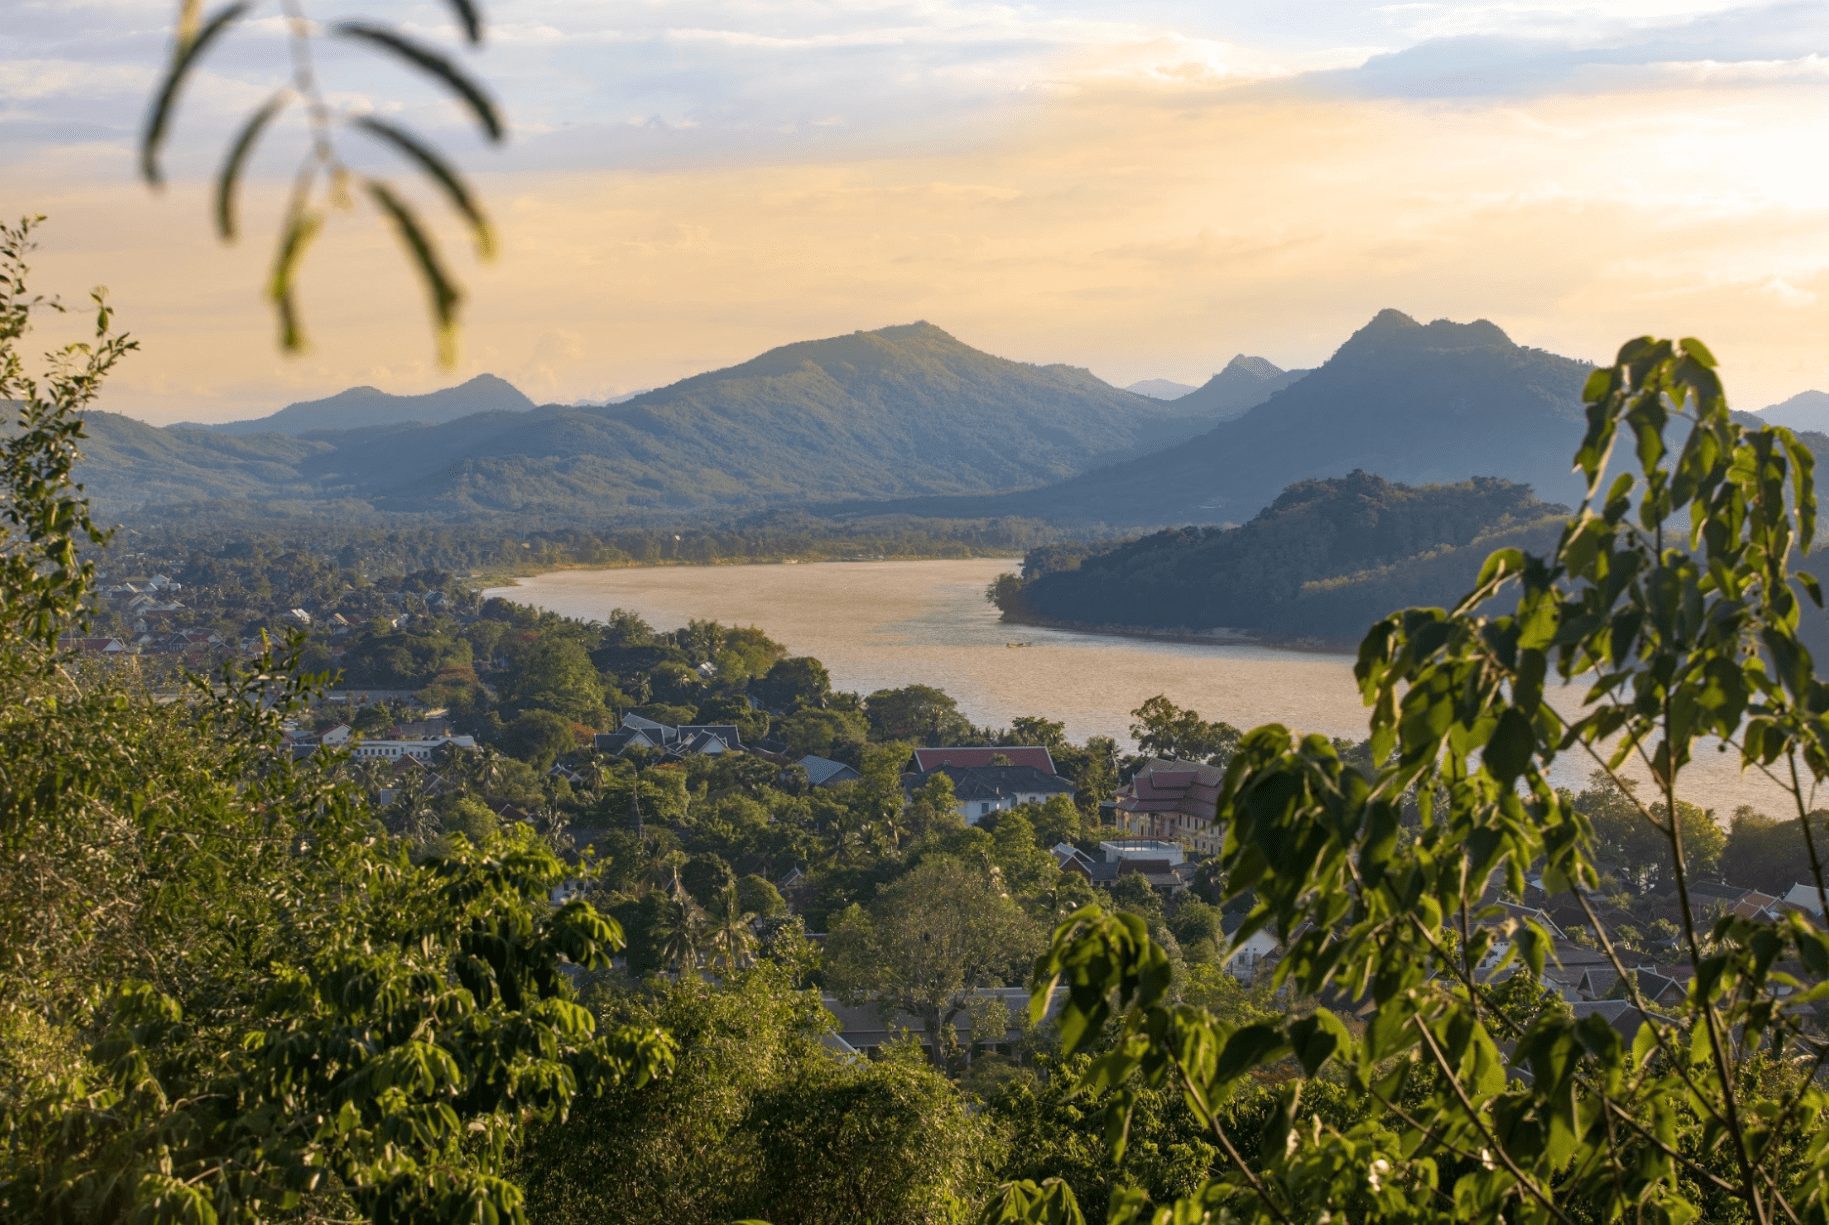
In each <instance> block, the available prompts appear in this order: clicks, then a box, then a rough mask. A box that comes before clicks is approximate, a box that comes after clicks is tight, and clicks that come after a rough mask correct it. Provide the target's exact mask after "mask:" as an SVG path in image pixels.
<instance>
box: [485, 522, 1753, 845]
mask: <svg viewBox="0 0 1829 1225" xmlns="http://www.w3.org/2000/svg"><path fill="white" fill-rule="evenodd" d="M1020 567H1021V562H1020V561H1019V560H1016V559H1008V560H997V559H986V558H974V559H969V560H963V561H958V560H952V561H881V562H820V563H812V564H804V565H796V564H792V563H788V564H778V565H756V566H667V567H645V568H625V569H613V570H562V571H557V572H554V573H551V574H542V575H539V576H537V577H534V578H527V579H522V580H520V581H519V582H518V583H516V584H515V585H514V586H512V587H505V588H496V589H494V590H491V591H489V592H487V593H486V594H488V595H498V596H503V597H506V598H508V599H512V600H516V601H518V602H521V603H525V604H530V605H533V606H535V607H538V608H543V609H547V610H549V611H552V612H556V613H562V614H564V615H566V616H570V617H578V618H581V619H584V620H593V619H596V620H601V619H603V618H604V617H605V616H606V615H607V614H608V613H609V612H610V610H611V609H615V608H624V609H627V610H629V611H630V612H633V613H636V614H638V615H640V616H641V617H642V618H644V619H645V620H647V621H649V622H651V623H652V624H653V625H655V626H656V627H658V628H661V629H672V628H675V627H677V626H681V625H684V624H685V623H686V622H687V621H689V620H693V619H703V620H712V621H721V622H723V623H725V624H728V625H754V626H757V627H759V628H760V629H762V630H763V631H764V632H765V633H767V634H768V635H769V636H770V637H772V638H774V639H775V640H776V641H778V642H780V643H782V644H784V645H785V646H786V647H787V648H788V649H789V650H790V651H792V652H793V653H794V654H797V655H811V656H813V657H815V658H817V659H819V660H820V661H821V662H822V663H824V664H825V665H826V668H827V669H828V670H829V671H830V672H831V675H832V683H833V685H834V686H836V687H837V688H840V689H851V690H856V691H857V692H860V693H869V692H871V691H872V690H875V689H884V688H893V687H896V686H900V685H908V684H914V683H920V684H926V685H934V686H937V687H938V688H941V689H944V690H945V691H946V692H947V693H949V694H951V695H952V696H953V697H954V698H955V699H957V700H958V702H959V708H960V710H961V712H962V713H964V714H965V715H966V716H967V717H968V718H970V719H971V720H972V722H974V723H977V724H981V725H993V726H1004V725H1007V724H1008V723H1009V721H1010V720H1011V719H1012V718H1014V717H1015V716H1017V715H1045V716H1047V717H1048V718H1051V719H1059V720H1061V721H1063V722H1065V723H1066V725H1067V734H1068V735H1069V736H1070V737H1071V738H1072V739H1074V740H1083V739H1085V738H1086V737H1087V736H1095V735H1104V736H1111V737H1113V738H1115V739H1116V740H1117V741H1118V742H1119V743H1120V744H1128V743H1129V742H1130V722H1131V719H1130V712H1131V711H1132V710H1134V709H1136V708H1137V707H1138V706H1139V705H1141V704H1142V703H1143V702H1144V700H1145V699H1147V698H1150V697H1153V696H1154V695H1156V694H1164V695H1166V696H1167V697H1168V698H1169V699H1170V700H1171V701H1173V702H1174V703H1176V704H1177V705H1179V706H1186V707H1192V708H1193V709H1195V710H1197V711H1199V712H1200V713H1201V715H1202V716H1204V717H1206V718H1208V719H1223V720H1225V721H1226V722H1228V723H1232V724H1235V725H1237V726H1239V727H1241V728H1248V727H1253V726H1256V725H1257V724H1260V723H1272V722H1274V723H1283V724H1285V725H1287V726H1289V727H1292V728H1295V729H1298V730H1302V731H1318V732H1324V733H1326V734H1328V735H1330V736H1347V737H1351V738H1353V739H1355V740H1357V739H1362V738H1363V737H1364V736H1365V735H1366V711H1365V708H1364V707H1363V706H1362V705H1361V704H1360V701H1359V692H1358V689H1357V688H1356V687H1355V685H1354V682H1353V659H1352V656H1351V655H1348V654H1343V653H1332V652H1311V651H1296V650H1287V649H1282V648H1277V647H1269V646H1262V645H1258V644H1255V643H1248V642H1218V641H1215V642H1167V641H1158V640H1154V639H1145V638H1128V637H1118V636H1115V635H1107V634H1088V633H1078V632H1073V631H1067V630H1055V629H1042V628H1037V627H1033V626H1021V625H1006V624H1004V623H1003V622H1002V621H1000V620H999V614H998V612H997V610H996V609H995V608H994V607H992V606H991V605H990V604H989V603H987V602H986V600H985V598H984V591H985V588H986V587H987V586H988V585H989V584H990V582H991V580H992V579H994V578H995V577H996V576H997V575H999V574H1001V573H1004V572H1006V571H1010V570H1016V569H1019V568H1020ZM1017 644H1021V645H1017ZM1571 708H1572V703H1571ZM1559 766H1560V767H1561V768H1560V769H1559V770H1558V772H1557V775H1556V778H1557V782H1558V783H1561V784H1564V785H1567V786H1572V787H1579V786H1580V785H1581V784H1582V782H1583V780H1584V779H1585V777H1586V773H1587V770H1586V767H1585V766H1584V765H1583V764H1581V763H1580V762H1577V761H1576V760H1575V759H1574V758H1573V757H1570V758H1566V759H1565V760H1564V762H1562V763H1559ZM1682 798H1684V799H1687V800H1689V801H1691V802H1693V803H1697V804H1701V805H1703V806H1705V807H1708V808H1712V809H1714V810H1715V813H1716V816H1717V817H1718V818H1720V819H1721V820H1723V821H1725V820H1726V818H1727V816H1728V815H1729V814H1730V813H1731V812H1732V811H1733V809H1734V807H1735V805H1737V804H1743V803H1750V804H1754V805H1756V806H1760V807H1763V808H1765V809H1766V811H1768V812H1771V813H1772V814H1773V815H1777V816H1783V815H1785V814H1786V813H1787V812H1788V811H1789V809H1788V808H1781V807H1780V806H1779V801H1780V800H1781V799H1785V797H1783V796H1782V795H1781V794H1780V793H1779V792H1777V790H1776V789H1775V788H1772V787H1770V786H1769V785H1768V784H1766V783H1765V782H1764V781H1763V780H1762V779H1759V778H1758V777H1756V776H1755V775H1752V774H1744V775H1743V774H1742V773H1741V772H1740V770H1739V763H1738V760H1737V758H1736V757H1735V756H1734V755H1733V754H1731V753H1719V754H1718V753H1713V752H1708V753H1703V754H1701V755H1699V756H1698V759H1697V761H1696V763H1695V764H1694V765H1693V766H1691V767H1690V768H1689V770H1687V771H1686V772H1685V775H1684V786H1683V788H1682ZM1787 802H1788V801H1787Z"/></svg>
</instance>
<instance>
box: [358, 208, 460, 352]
mask: <svg viewBox="0 0 1829 1225" xmlns="http://www.w3.org/2000/svg"><path fill="white" fill-rule="evenodd" d="M368 194H369V195H370V196H372V197H373V198H374V201H375V203H376V204H378V205H380V206H381V211H382V212H384V213H386V214H387V215H388V217H389V218H390V219H392V221H393V223H394V226H395V228H396V229H398V230H399V231H400V241H401V242H402V243H404V244H405V245H406V248H407V250H408V252H410V253H411V254H412V256H413V261H414V262H415V263H417V264H418V265H419V274H420V276H421V277H423V278H424V279H425V283H426V292H427V293H428V294H429V295H430V296H431V299H432V318H433V320H434V322H435V324H436V326H437V329H438V359H439V361H441V362H443V363H444V364H445V365H447V366H449V365H450V364H451V363H452V362H453V361H455V360H456V332H457V304H458V301H459V300H460V295H459V294H458V292H457V288H456V287H455V286H454V285H452V284H451V278H450V277H448V276H446V275H445V270H444V265H443V263H442V262H441V261H440V260H439V258H438V251H437V249H436V248H435V247H433V245H432V240H431V237H430V236H429V235H427V234H426V232H425V228H424V227H423V226H421V225H420V224H419V218H418V217H416V216H415V215H414V214H413V210H412V209H410V208H408V207H407V205H406V203H405V202H404V201H402V200H401V199H400V197H399V196H396V195H395V194H394V193H393V192H392V191H391V190H389V189H388V187H387V185H386V184H385V183H377V182H374V181H373V180H370V182H369V183H368Z"/></svg>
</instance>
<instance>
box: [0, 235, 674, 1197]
mask: <svg viewBox="0 0 1829 1225" xmlns="http://www.w3.org/2000/svg"><path fill="white" fill-rule="evenodd" d="M3 233H4V236H5V241H4V243H0V288H3V289H4V294H5V296H4V298H3V299H0V320H3V321H4V324H3V327H4V330H3V331H0V378H4V380H5V382H4V385H3V386H0V395H10V396H13V397H16V398H17V399H18V400H19V401H20V418H19V421H18V424H17V426H16V428H15V429H14V430H13V431H12V432H10V433H9V435H8V438H7V441H6V444H5V463H4V465H3V466H0V505H4V506H5V508H6V511H5V523H6V536H5V541H4V544H5V547H4V551H3V554H0V555H3V556H4V558H5V570H4V573H0V611H3V612H4V616H3V617H0V1217H4V1218H6V1219H9V1220H50V1221H78V1220H120V1219H144V1220H161V1221H187V1222H214V1221H231V1220H234V1221H247V1220H265V1219H271V1218H274V1217H276V1216H296V1217H300V1218H306V1219H327V1218H336V1219H348V1218H351V1217H361V1218H366V1219H373V1220H382V1221H386V1220H406V1219H412V1220H427V1221H458V1220H479V1219H488V1220H509V1221H519V1220H524V1219H525V1215H524V1211H523V1202H524V1201H523V1194H522V1191H521V1188H520V1187H519V1186H517V1185H516V1184H515V1183H513V1182H512V1181H510V1180H509V1179H508V1177H507V1169H506V1159H507V1152H508V1149H509V1148H510V1146H511V1144H512V1142H513V1139H514V1137H515V1135H516V1133H517V1130H518V1129H519V1128H520V1127H521V1126H522V1125H523V1124H524V1123H525V1122H527V1121H530V1120H534V1119H558V1118H562V1117H564V1116H565V1114H566V1113H567V1112H568V1110H569V1109H570V1108H571V1106H572V1103H573V1102H574V1101H575V1100H576V1099H578V1098H579V1097H580V1095H588V1094H589V1093H592V1092H595V1091H598V1090H600V1089H601V1088H603V1087H605V1086H606V1085H609V1084H612V1083H618V1082H623V1083H630V1084H634V1083H639V1082H641V1081H643V1080H645V1079H647V1078H649V1077H650V1076H652V1075H654V1074H656V1073H658V1072H661V1071H664V1069H665V1067H666V1065H667V1062H668V1058H669V1055H670V1049H671V1048H670V1046H669V1045H668V1043H667V1041H666V1039H665V1037H664V1036H663V1035H661V1034H659V1033H658V1032H656V1031H653V1030H651V1029H649V1030H637V1029H627V1028H619V1029H611V1030H604V1029H601V1028H599V1027H598V1026H597V1025H596V1024H595V1022H594V1019H593V1018H592V1017H591V1015H590V1014H589V1013H588V1012H586V1011H585V1010H584V1009H582V1008H581V1007H580V1006H579V1005H578V1004H577V1002H576V1000H575V998H574V993H573V989H572V986H571V974H572V973H573V972H574V970H575V969H576V968H578V967H589V966H593V965H601V964H604V963H605V962H606V961H607V959H608V956H609V954H610V953H611V952H612V951H613V950H614V949H615V948H616V947H617V945H618V944H619V943H620V935H619V933H618V931H617V929H616V927H615V925H614V924H612V923H610V922H608V921H607V920H605V919H604V918H603V917H602V916H600V915H598V914H597V913H596V912H595V911H593V910H592V909H591V908H590V907H589V906H588V905H586V904H585V903H583V902H581V901H573V902H568V903H566V904H563V905H558V906H555V905H554V904H553V903H552V902H551V900H550V895H551V893H552V891H553V889H554V888H555V887H556V886H557V885H558V884H559V883H560V882H561V881H563V880H564V879H566V877H567V876H568V875H570V872H571V869H570V868H568V866H567V865H565V864H564V863H563V862H561V861H560V860H559V859H558V858H557V857H556V856H555V855H554V854H553V853H552V852H551V850H550V849H549V848H548V847H547V846H546V845H545V844H544V843H542V842H541V841H539V840H538V839H537V838H536V837H535V836H534V834H533V833H532V831H529V830H525V829H523V830H519V831H516V832H514V833H512V834H507V835H503V836H500V837H493V838H490V839H489V840H487V841H486V842H484V843H482V844H481V845H472V844H471V843H469V842H468V841H467V840H465V839H462V838H454V839H451V840H449V841H447V842H445V843H443V844H441V845H440V846H439V847H438V848H437V849H436V850H432V851H430V852H428V853H426V854H423V855H420V856H417V857H415V856H414V855H412V854H411V853H410V848H409V844H408V843H406V842H403V841H398V840H395V839H393V838H390V837H387V836H385V835H384V834H383V833H382V832H381V830H380V829H379V827H378V824H377V821H376V819H375V815H374V813H373V812H371V811H370V810H369V809H368V807H367V806H366V805H365V804H364V803H363V802H362V800H361V798H360V796H359V795H358V793H357V791H356V790H355V788H354V787H352V786H351V785H350V784H349V783H347V782H345V781H342V780H340V779H339V778H337V777H336V775H335V773H334V771H333V768H334V767H335V766H336V765H337V764H338V763H337V762H336V761H335V760H334V759H327V760H325V761H324V762H323V763H322V764H311V765H303V766H301V765H295V764H294V763H293V761H292V759H291V757H290V755H289V754H287V753H284V752H282V751H281V749H280V741H279V733H280V729H281V725H282V723H283V722H284V721H285V720H286V719H288V718H289V717H291V716H292V715H294V714H296V713H297V712H298V711H299V709H300V708H301V707H302V705H303V702H304V700H305V698H306V697H307V696H308V695H309V693H310V692H311V691H312V690H313V689H314V688H315V687H317V686H320V685H321V683H322V678H313V677H303V678H301V677H300V676H299V675H298V672H299V667H298V652H299V649H300V644H299V643H298V642H297V641H296V640H294V641H292V642H290V643H288V644H286V645H285V646H284V647H276V648H271V649H268V650H265V651H262V652H261V653H259V654H258V655H256V656H255V657H254V659H253V660H252V661H251V662H250V663H249V664H248V665H247V666H246V667H243V668H226V669H224V671H223V672H222V673H221V674H220V675H219V676H218V677H216V678H215V679H214V681H213V682H212V681H205V680H203V679H201V678H192V683H191V685H190V687H189V690H188V692H186V693H184V694H183V695H181V697H180V700H178V701H175V702H169V703H167V702H159V701H156V700H154V699H153V697H152V696H151V695H150V694H149V693H148V692H146V691H145V690H144V689H143V688H141V687H139V686H137V685H135V684H134V683H133V682H132V678H131V677H130V676H126V675H122V674H120V673H111V672H101V673H95V672H92V671H91V670H89V669H86V668H84V667H82V666H80V664H79V663H78V662H77V661H76V660H75V659H74V658H73V657H71V656H69V655H66V654H64V653H63V652H62V651H61V650H60V638H61V637H62V636H63V635H64V634H66V633H68V632H70V631H72V630H74V629H75V628H76V627H78V626H80V624H81V623H82V619H83V615H84V608H85V602H86V598H87V594H88V587H89V583H90V581H91V577H92V573H93V572H92V569H91V565H90V563H89V561H88V559H87V558H84V557H82V556H81V555H80V554H79V552H78V548H79V545H80V544H82V543H83V542H84V541H85V540H87V541H90V542H93V541H94V540H95V539H96V538H97V536H98V535H99V533H98V532H97V531H96V529H95V528H94V525H93V524H92V522H91V520H90V518H89V510H88V506H87V504H86V502H85V501H84V499H83V497H82V495H81V492H80V490H78V489H76V488H75V487H73V486H72V485H71V483H70V479H69V472H70V462H71V458H72V446H73V442H74V440H75V439H76V438H78V437H80V433H81V431H80V425H79V421H78V418H77V417H76V410H77V409H79V408H80V407H81V406H82V405H83V404H84V403H86V402H87V400H88V399H89V398H90V397H92V396H93V394H94V392H95V389H96V386H97V384H98V383H99V381H100V379H101V378H102V376H103V375H105V374H106V373H107V371H108V368H109V367H110V366H111V365H112V364H113V362H114V361H115V360H116V359H118V358H119V357H120V356H121V355H122V354H124V353H125V352H127V351H128V350H129V349H130V348H131V342H129V341H127V340H126V339H125V338H123V337H119V336H116V335H114V334H113V333H112V332H111V331H110V327H109V317H108V314H107V311H106V309H105V308H103V307H100V306H99V304H98V321H97V333H96V338H95V340H94V342H93V343H90V344H85V345H74V346H67V347H65V348H63V349H60V350H57V351H55V352H54V353H53V354H52V356H51V357H50V358H49V360H48V361H47V362H46V364H45V367H46V372H45V373H44V374H43V375H42V376H39V377H30V376H28V375H27V374H26V372H25V363H24V359H23V357H22V356H21V353H20V342H21V340H22V338H23V337H24V336H25V335H26V334H27V331H28V329H29V326H30V323H31V318H32V315H33V313H34V310H35V308H36V307H38V306H40V305H42V303H40V302H39V301H38V300H37V299H34V298H32V297H31V296H30V295H29V292H28V290H27V289H26V286H25V276H26V268H25V264H24V254H25V251H26V249H27V247H28V245H29V231H28V228H27V227H19V228H17V229H7V230H4V231H3Z"/></svg>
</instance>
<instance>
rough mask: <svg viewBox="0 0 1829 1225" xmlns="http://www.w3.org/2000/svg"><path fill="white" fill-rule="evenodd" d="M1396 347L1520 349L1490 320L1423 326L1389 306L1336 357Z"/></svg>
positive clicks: (1348, 341) (1444, 322) (1436, 323)
mask: <svg viewBox="0 0 1829 1225" xmlns="http://www.w3.org/2000/svg"><path fill="white" fill-rule="evenodd" d="M1393 345H1396V346H1400V347H1405V348H1413V347H1420V348H1423V349H1437V350H1440V349H1511V348H1516V347H1517V346H1516V345H1515V344H1513V342H1512V339H1511V337H1509V336H1507V335H1506V334H1505V330H1504V329H1503V328H1501V327H1500V326H1499V325H1498V324H1496V323H1494V322H1492V321H1491V320H1490V319H1475V320H1474V321H1473V322H1471V323H1457V322H1455V321H1454V320H1452V319H1437V320H1434V321H1433V322H1431V323H1428V324H1421V323H1418V322H1417V321H1416V320H1415V319H1413V318H1411V317H1410V316H1409V315H1406V314H1404V313H1403V312H1402V311H1400V310H1393V309H1391V308H1390V307H1386V308H1385V309H1384V310H1381V311H1379V312H1378V313H1377V314H1376V315H1373V316H1372V320H1371V322H1370V323H1367V324H1366V325H1365V326H1364V327H1362V328H1360V329H1359V330H1358V331H1357V332H1354V333H1353V334H1352V335H1351V336H1349V337H1347V340H1346V343H1345V344H1343V345H1341V346H1340V349H1339V352H1338V353H1336V354H1335V356H1336V357H1346V356H1352V355H1355V354H1361V353H1376V352H1381V351H1383V350H1385V349H1388V348H1390V347H1391V346H1393Z"/></svg>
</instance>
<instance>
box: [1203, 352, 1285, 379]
mask: <svg viewBox="0 0 1829 1225" xmlns="http://www.w3.org/2000/svg"><path fill="white" fill-rule="evenodd" d="M1285 373H1287V372H1286V371H1285V370H1284V369H1283V368H1282V367H1281V366H1279V365H1277V364H1276V363H1275V362H1273V361H1271V360H1270V359H1269V358H1267V357H1253V356H1252V355H1251V354H1249V353H1240V354H1238V355H1237V356H1236V357H1234V358H1233V359H1232V360H1231V361H1229V362H1227V363H1226V367H1225V369H1223V370H1221V371H1220V372H1219V375H1220V376H1224V375H1233V376H1239V375H1248V376H1250V377H1251V378H1254V379H1260V380H1269V379H1274V378H1277V377H1278V376H1280V375H1282V374H1285Z"/></svg>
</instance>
